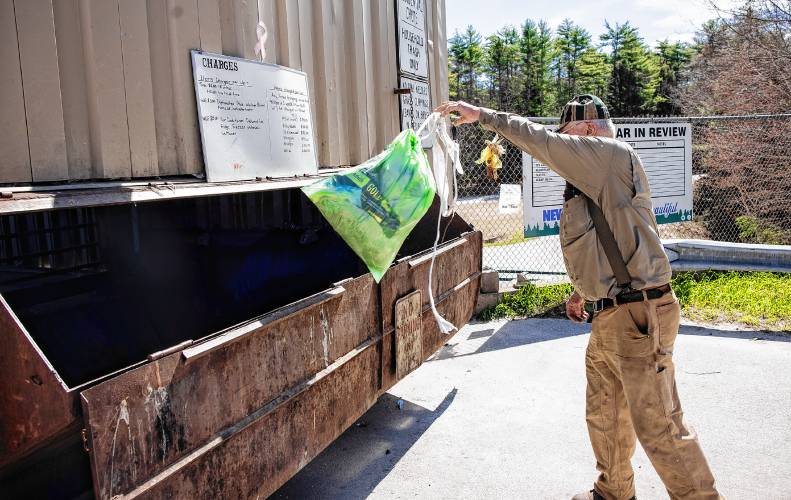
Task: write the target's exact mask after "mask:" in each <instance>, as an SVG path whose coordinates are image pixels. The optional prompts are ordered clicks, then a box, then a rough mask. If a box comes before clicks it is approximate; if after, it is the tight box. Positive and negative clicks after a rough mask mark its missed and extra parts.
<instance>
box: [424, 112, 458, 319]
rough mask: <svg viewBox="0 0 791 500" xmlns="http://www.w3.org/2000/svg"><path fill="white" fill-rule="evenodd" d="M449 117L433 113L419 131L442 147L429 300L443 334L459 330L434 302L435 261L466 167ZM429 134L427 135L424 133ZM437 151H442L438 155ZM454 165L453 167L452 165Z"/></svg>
mask: <svg viewBox="0 0 791 500" xmlns="http://www.w3.org/2000/svg"><path fill="white" fill-rule="evenodd" d="M447 123H448V119H447V118H443V117H442V116H441V115H440V114H439V113H436V112H435V113H431V114H430V115H429V116H428V118H426V121H425V122H423V125H421V126H420V128H418V129H417V131H416V132H415V134H416V135H417V136H418V138H419V139H420V140H421V142H422V141H423V139H424V137H430V136H431V135H433V136H434V139H435V141H434V145H435V146H439V151H437V148H436V147H435V148H432V151H433V152H434V161H433V162H432V170H433V171H434V181H435V183H436V185H437V196H439V214H438V216H437V235H436V237H435V238H434V248H433V250H432V254H431V264H430V265H429V268H428V299H429V303H430V304H431V312H432V313H433V314H434V319H435V320H436V321H437V326H439V329H440V331H441V332H442V333H445V334H448V333H450V332H452V331H453V330H455V329H456V327H455V326H454V325H453V323H451V322H450V321H448V320H446V319H445V318H443V317H442V315H441V314H440V313H439V311H437V306H436V305H435V303H434V287H433V286H432V276H433V274H434V260H435V259H436V258H437V246H438V245H439V239H440V226H441V223H442V217H450V216H451V215H453V214H454V213H455V212H456V204H457V202H458V199H459V189H458V184H457V181H456V175H457V174H458V175H463V174H464V169H462V167H461V161H460V160H459V145H458V143H456V142H455V141H454V140H453V139H451V137H450V135H448V128H447ZM424 133H425V136H424V135H423V134H424ZM437 152H439V153H440V154H439V155H438V154H437ZM449 165H452V168H448V166H449Z"/></svg>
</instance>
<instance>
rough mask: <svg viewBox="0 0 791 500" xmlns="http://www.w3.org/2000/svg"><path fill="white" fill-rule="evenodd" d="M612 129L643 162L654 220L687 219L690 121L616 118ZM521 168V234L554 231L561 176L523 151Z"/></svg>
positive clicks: (689, 214)
mask: <svg viewBox="0 0 791 500" xmlns="http://www.w3.org/2000/svg"><path fill="white" fill-rule="evenodd" d="M550 128H554V127H550ZM616 131H617V136H616V138H617V139H619V140H621V141H625V142H628V143H629V144H630V145H631V146H632V148H634V150H635V152H636V153H637V155H638V156H639V157H640V160H641V161H642V163H643V168H644V169H645V172H646V175H647V176H648V183H649V184H650V186H651V201H652V202H653V205H654V215H656V221H657V223H659V224H667V223H671V222H683V221H687V220H692V125H691V124H689V123H648V124H629V123H619V124H617V125H616ZM522 173H523V176H522V182H523V193H524V225H525V236H546V235H552V234H558V232H559V230H560V215H561V213H562V210H563V190H564V188H565V186H566V181H565V180H564V179H563V178H562V177H560V176H559V175H558V174H556V173H555V172H554V171H552V170H551V169H550V168H549V167H547V166H546V165H544V164H543V163H541V162H540V161H538V160H536V159H535V158H533V157H532V156H530V155H529V154H527V153H523V154H522Z"/></svg>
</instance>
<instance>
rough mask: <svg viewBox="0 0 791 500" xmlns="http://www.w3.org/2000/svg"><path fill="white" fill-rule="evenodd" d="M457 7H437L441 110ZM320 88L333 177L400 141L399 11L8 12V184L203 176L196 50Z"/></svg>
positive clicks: (190, 2) (374, 5) (4, 108)
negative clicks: (449, 11)
mask: <svg viewBox="0 0 791 500" xmlns="http://www.w3.org/2000/svg"><path fill="white" fill-rule="evenodd" d="M444 16H445V2H444V0H427V24H428V30H429V31H428V33H427V35H428V36H427V38H428V39H429V45H428V48H429V60H430V71H431V75H430V76H431V81H432V99H433V103H438V102H439V101H441V100H444V99H445V98H447V42H446V34H445V19H444ZM259 19H260V20H262V21H264V23H265V24H266V26H267V27H268V33H269V36H268V39H267V44H266V49H267V51H266V52H267V57H266V60H267V61H268V62H273V63H277V64H281V65H284V66H290V67H293V68H297V69H301V70H303V71H305V72H306V73H307V74H308V76H309V81H310V85H311V95H312V101H313V113H314V116H315V120H316V126H315V128H316V135H317V137H316V141H317V148H318V153H319V155H318V156H319V163H320V165H321V166H339V165H350V164H352V165H353V164H356V163H360V162H361V161H363V160H365V159H367V158H368V157H370V156H371V155H373V154H375V153H377V152H378V151H379V150H381V149H382V148H383V147H384V146H385V145H386V144H387V142H388V141H389V140H391V139H392V138H393V137H394V135H395V134H396V133H397V132H398V130H399V110H398V98H397V96H395V95H394V94H393V88H394V87H395V86H396V85H397V82H398V80H397V60H396V38H395V37H396V33H395V7H394V0H315V1H314V0H257V1H256V0H0V68H2V69H3V70H2V71H0V90H2V92H0V159H2V160H1V162H2V163H0V183H26V182H44V181H57V180H78V179H118V178H134V177H150V176H170V175H182V174H202V173H203V163H202V158H201V156H202V153H201V146H200V136H199V129H198V123H197V118H196V109H195V96H194V88H193V84H192V67H191V63H190V57H189V50H190V49H193V48H200V49H203V50H205V51H209V52H217V53H223V54H226V55H232V56H238V57H245V58H250V59H254V58H255V54H254V46H255V43H256V38H255V28H256V25H257V23H258V21H259Z"/></svg>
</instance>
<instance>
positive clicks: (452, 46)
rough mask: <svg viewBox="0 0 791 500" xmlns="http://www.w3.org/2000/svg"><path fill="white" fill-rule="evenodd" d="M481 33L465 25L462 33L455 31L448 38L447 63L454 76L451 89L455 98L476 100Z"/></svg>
mask: <svg viewBox="0 0 791 500" xmlns="http://www.w3.org/2000/svg"><path fill="white" fill-rule="evenodd" d="M483 55H484V52H483V47H481V35H480V34H479V33H478V32H477V31H476V30H475V28H473V27H472V25H469V26H467V29H466V30H465V31H464V33H458V32H457V33H455V34H454V35H453V37H452V38H451V39H450V40H449V47H448V59H449V61H448V63H449V65H450V68H449V69H450V73H451V74H452V75H454V76H455V78H456V82H455V85H452V86H451V87H452V89H453V90H455V91H456V94H455V95H454V97H455V98H457V99H464V100H466V101H469V102H473V103H475V102H478V77H479V76H480V74H481V64H482V62H483Z"/></svg>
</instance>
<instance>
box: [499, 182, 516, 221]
mask: <svg viewBox="0 0 791 500" xmlns="http://www.w3.org/2000/svg"><path fill="white" fill-rule="evenodd" d="M521 204H522V186H520V185H519V184H500V197H499V199H498V203H497V212H498V213H500V214H503V215H507V214H517V213H519V208H520V205H521Z"/></svg>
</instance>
